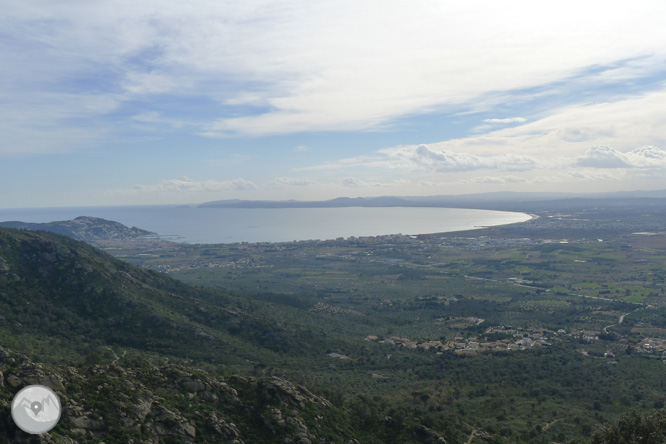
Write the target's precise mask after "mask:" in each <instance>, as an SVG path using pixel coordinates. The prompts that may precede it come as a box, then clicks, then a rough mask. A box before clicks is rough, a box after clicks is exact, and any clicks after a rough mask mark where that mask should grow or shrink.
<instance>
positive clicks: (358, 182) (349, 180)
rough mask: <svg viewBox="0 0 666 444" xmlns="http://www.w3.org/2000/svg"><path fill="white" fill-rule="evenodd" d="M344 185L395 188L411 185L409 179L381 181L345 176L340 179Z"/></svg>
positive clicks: (350, 186) (349, 186)
mask: <svg viewBox="0 0 666 444" xmlns="http://www.w3.org/2000/svg"><path fill="white" fill-rule="evenodd" d="M340 184H341V185H342V186H343V187H348V188H395V187H402V186H406V185H411V182H410V181H409V180H405V179H397V180H394V181H391V182H381V181H377V180H363V179H359V178H358V177H345V178H343V179H342V180H340Z"/></svg>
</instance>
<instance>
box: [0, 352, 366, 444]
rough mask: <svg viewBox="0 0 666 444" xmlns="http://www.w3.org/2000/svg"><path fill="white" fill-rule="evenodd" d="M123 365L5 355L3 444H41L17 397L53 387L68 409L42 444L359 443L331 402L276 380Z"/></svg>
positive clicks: (0, 376)
mask: <svg viewBox="0 0 666 444" xmlns="http://www.w3.org/2000/svg"><path fill="white" fill-rule="evenodd" d="M121 364H122V358H118V357H116V358H114V359H113V360H112V361H111V362H109V363H107V364H94V365H90V366H87V367H84V368H76V367H72V366H53V365H46V364H42V363H36V362H33V361H32V360H30V359H28V358H27V357H25V356H23V355H20V354H18V353H15V352H12V351H9V350H7V349H0V418H1V419H0V442H35V440H34V439H33V440H32V441H31V440H30V439H31V435H28V434H25V433H24V432H22V431H21V430H20V429H18V428H17V427H16V426H15V425H14V424H13V422H12V420H11V413H10V404H11V398H12V397H13V394H14V393H15V392H17V391H18V390H19V389H20V388H22V387H24V386H26V385H31V384H42V385H47V386H49V387H51V388H52V389H53V390H54V391H55V392H56V393H57V394H58V396H59V398H60V401H61V403H62V407H63V408H62V416H61V419H60V422H59V424H58V425H57V426H56V427H55V428H54V429H53V430H52V431H51V432H50V433H48V434H46V435H43V436H41V437H39V439H38V441H37V442H44V443H72V444H73V443H85V442H91V443H92V442H95V443H99V442H105V443H114V442H118V443H120V442H123V443H171V442H173V443H194V442H197V443H206V442H216V443H236V444H241V443H258V442H284V443H299V444H308V443H314V442H318V443H325V442H344V443H350V444H352V443H357V442H358V441H356V440H355V439H354V438H353V434H354V433H353V432H352V431H351V430H345V421H344V420H343V421H339V418H340V414H341V412H340V411H339V410H338V409H337V408H335V407H333V406H332V405H331V403H330V402H329V401H327V400H326V399H324V398H322V397H320V396H317V395H314V394H313V393H311V392H310V391H308V390H307V389H306V388H304V387H302V386H300V385H296V384H292V383H291V382H289V381H286V380H284V379H281V378H278V377H268V378H255V377H250V376H234V377H226V378H222V377H216V376H214V375H211V374H209V373H207V372H205V371H203V370H198V369H197V370H193V369H192V368H188V367H184V366H180V365H173V364H168V363H165V364H162V365H152V364H148V363H144V365H142V366H141V367H138V368H137V367H135V368H129V367H125V366H123V365H121Z"/></svg>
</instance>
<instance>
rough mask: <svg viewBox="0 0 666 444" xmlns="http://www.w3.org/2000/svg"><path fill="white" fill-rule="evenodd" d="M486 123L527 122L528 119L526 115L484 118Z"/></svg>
mask: <svg viewBox="0 0 666 444" xmlns="http://www.w3.org/2000/svg"><path fill="white" fill-rule="evenodd" d="M484 122H486V123H525V122H527V119H526V118H524V117H506V118H504V119H484Z"/></svg>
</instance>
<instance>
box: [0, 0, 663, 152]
mask: <svg viewBox="0 0 666 444" xmlns="http://www.w3.org/2000/svg"><path fill="white" fill-rule="evenodd" d="M4 6H5V7H4V8H3V14H2V16H1V17H0V28H1V29H3V44H2V45H0V59H2V60H3V61H5V63H4V64H3V80H2V82H0V94H1V95H2V96H3V100H5V103H9V104H10V106H9V108H10V109H11V108H15V106H14V105H17V106H20V107H21V108H22V109H24V110H29V115H27V116H25V118H24V119H21V121H19V122H17V123H18V124H19V125H21V126H25V127H28V126H30V124H31V122H35V121H39V122H46V123H47V126H49V125H57V126H59V127H61V128H62V127H67V128H69V129H71V128H72V127H77V126H78V127H84V128H87V127H89V126H92V125H93V124H97V125H100V121H99V119H98V118H99V116H108V115H109V114H111V113H114V114H113V115H112V117H114V118H115V119H118V117H119V116H122V115H136V114H141V113H142V112H149V111H150V110H151V109H150V108H151V105H153V104H154V102H152V101H153V100H157V97H158V96H159V97H161V98H164V99H165V102H166V103H169V104H171V105H173V104H180V103H185V104H192V103H195V104H199V103H201V102H205V104H206V106H205V107H197V110H198V113H200V115H199V116H198V117H200V118H201V121H202V122H205V123H201V124H200V125H199V128H197V129H196V130H192V132H193V133H197V134H202V135H206V136H218V137H219V136H228V135H267V134H285V133H293V132H302V131H322V130H326V131H341V130H376V129H383V128H386V127H387V126H390V125H392V124H394V123H395V122H396V121H397V119H399V118H401V117H404V116H415V115H419V114H427V113H432V112H435V111H441V110H442V109H451V108H456V109H459V108H466V107H471V106H473V105H474V104H475V103H480V102H485V100H483V99H484V98H486V97H488V95H490V94H499V93H506V94H508V95H509V96H513V95H515V94H516V92H517V91H525V90H527V89H530V88H539V87H543V86H544V85H549V84H553V83H555V82H562V81H566V80H567V79H571V78H572V77H575V76H577V75H580V74H581V73H584V72H585V71H586V70H587V69H589V68H590V67H603V66H606V67H608V69H606V71H605V72H606V75H605V76H603V75H601V74H599V73H596V74H594V75H590V79H594V80H595V81H596V82H617V81H633V80H635V79H644V78H648V77H650V76H652V75H654V74H655V73H659V72H660V70H663V65H664V60H665V59H666V47H664V45H663V42H664V41H666V28H665V27H663V26H662V23H661V17H663V16H664V15H665V13H666V7H665V6H664V3H663V2H662V1H658V0H646V1H644V2H641V8H639V9H637V8H636V7H635V5H632V4H630V3H626V2H611V3H608V2H606V3H603V4H601V3H599V2H596V1H595V2H583V3H581V2H574V1H573V0H563V1H561V2H558V3H557V5H555V4H552V5H550V4H549V5H543V4H540V5H539V6H538V7H537V6H536V5H535V4H534V2H530V1H528V0H509V2H508V3H507V2H503V3H498V2H490V3H489V2H486V1H483V0H470V1H467V2H457V3H456V2H454V3H451V2H416V3H413V2H412V3H408V2H403V1H399V0H381V1H380V0H367V1H364V2H357V1H353V0H342V1H340V2H336V3H335V4H331V3H328V2H312V1H306V0H279V1H274V0H248V1H246V2H233V1H230V0H221V1H210V0H194V1H191V2H176V3H174V4H170V5H169V7H168V8H165V7H164V2H162V1H158V0H144V1H141V2H136V1H132V0H117V1H114V2H110V3H108V4H100V3H99V2H82V3H80V4H77V7H76V8H72V7H71V4H70V3H68V2H64V3H59V4H57V5H54V4H53V2H49V1H47V0H31V1H29V2H9V4H8V5H4ZM518 10H519V11H521V14H515V11H518ZM627 17H631V18H634V19H627ZM635 36H640V38H634V37H635ZM648 56H649V57H648ZM623 60H625V61H627V62H626V63H624V64H623V63H621V61H623ZM59 91H67V92H69V93H71V94H74V95H77V96H78V95H84V94H88V95H90V94H93V95H99V96H100V99H102V98H103V99H106V100H108V101H109V102H112V103H113V104H114V106H113V107H111V109H107V110H106V111H105V110H103V109H98V110H96V111H94V112H90V111H89V112H88V113H84V112H81V113H80V115H79V117H80V120H74V119H72V120H68V119H60V118H59V117H58V115H59V114H57V115H55V116H50V115H49V114H48V113H45V114H44V115H43V116H44V117H45V120H39V119H37V118H36V117H38V116H39V114H40V113H39V110H40V109H43V108H51V109H54V110H55V109H59V110H60V111H61V112H65V113H73V112H76V110H77V109H79V110H80V109H82V108H80V107H79V108H77V107H76V105H75V104H74V103H73V102H69V103H62V102H60V101H59V99H58V97H56V96H57V94H56V92H59ZM30 92H34V93H36V94H35V95H34V96H33V97H30V98H29V100H26V97H27V95H28V93H30ZM32 100H34V102H32ZM28 102H30V103H32V105H26V103H28ZM190 109H191V108H189V107H187V106H185V107H183V108H182V109H179V107H178V106H171V107H169V113H170V114H171V115H169V116H167V117H170V118H173V119H176V120H182V119H183V117H184V115H186V114H187V113H188V112H189V111H190ZM49 116H50V117H49ZM512 119H520V118H516V117H513V118H508V119H488V120H489V122H486V123H493V124H503V123H524V122H521V121H518V120H512ZM111 120H112V122H109V121H104V122H103V123H104V124H105V125H106V127H105V128H104V129H108V128H112V129H116V128H114V126H113V124H112V123H113V122H117V120H114V119H111ZM509 120H511V121H509ZM97 129H99V128H97ZM24 132H25V133H29V131H27V130H26V131H24ZM44 139H48V137H45V138H44ZM64 143H66V142H64ZM42 145H43V146H42V147H41V148H34V149H35V150H38V151H39V150H40V149H41V150H42V151H48V150H49V147H48V144H46V143H42ZM17 146H18V145H17ZM20 149H23V150H26V151H28V150H30V149H31V148H30V147H24V148H20ZM460 151H463V152H464V150H460Z"/></svg>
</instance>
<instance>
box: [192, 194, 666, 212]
mask: <svg viewBox="0 0 666 444" xmlns="http://www.w3.org/2000/svg"><path fill="white" fill-rule="evenodd" d="M576 199H599V200H624V199H666V190H652V191H641V190H636V191H619V192H611V193H540V192H506V191H498V192H491V193H476V194H461V195H433V196H380V197H336V198H334V199H329V200H321V201H298V200H281V201H280V200H277V201H273V200H239V199H230V200H217V201H210V202H204V203H202V204H199V205H198V206H199V207H200V208H343V207H445V206H458V207H464V208H478V207H479V206H482V207H489V206H490V207H493V208H494V207H501V206H506V205H509V206H511V205H515V204H521V203H522V204H525V203H529V202H544V201H554V200H576Z"/></svg>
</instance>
